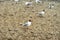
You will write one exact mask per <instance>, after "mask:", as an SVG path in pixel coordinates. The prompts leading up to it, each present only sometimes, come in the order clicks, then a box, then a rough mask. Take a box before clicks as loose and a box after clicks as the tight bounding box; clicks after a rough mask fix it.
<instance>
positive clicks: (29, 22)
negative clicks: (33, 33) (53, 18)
mask: <svg viewBox="0 0 60 40" xmlns="http://www.w3.org/2000/svg"><path fill="white" fill-rule="evenodd" d="M31 24H32V22H31V20H28V21H27V22H25V23H23V24H21V25H22V26H24V27H29V26H31Z"/></svg>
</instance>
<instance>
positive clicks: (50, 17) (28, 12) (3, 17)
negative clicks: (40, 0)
mask: <svg viewBox="0 0 60 40" xmlns="http://www.w3.org/2000/svg"><path fill="white" fill-rule="evenodd" d="M47 5H48V2H45V3H44V4H43V5H41V4H35V3H34V4H33V6H32V7H29V8H28V7H26V6H25V5H24V3H22V2H19V3H15V2H3V3H0V40H60V3H56V4H55V8H53V9H48V8H47ZM43 9H45V10H46V14H45V15H44V17H43V18H41V17H38V16H37V12H39V11H41V10H43ZM29 19H31V20H32V25H31V26H30V27H28V28H29V29H26V28H25V27H23V26H21V25H20V23H24V22H25V21H28V20H29Z"/></svg>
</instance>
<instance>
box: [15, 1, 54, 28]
mask: <svg viewBox="0 0 60 40" xmlns="http://www.w3.org/2000/svg"><path fill="white" fill-rule="evenodd" d="M15 1H16V2H18V1H19V0H15ZM35 2H36V3H42V1H41V0H35ZM32 4H33V2H25V5H26V6H32ZM48 8H49V9H52V8H54V4H53V3H49V5H48ZM44 14H45V10H42V11H40V12H38V16H40V17H43V16H44ZM31 24H32V21H31V20H28V21H27V22H25V23H22V24H21V25H23V26H25V27H29V26H31Z"/></svg>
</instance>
